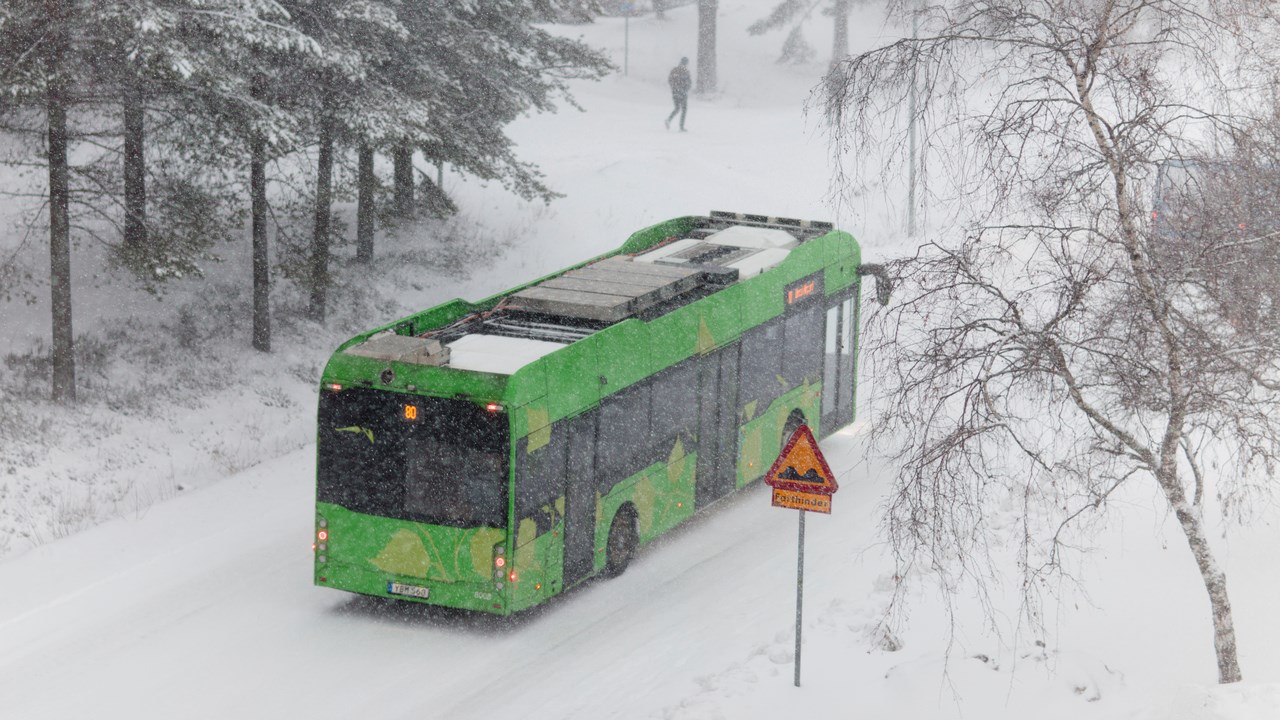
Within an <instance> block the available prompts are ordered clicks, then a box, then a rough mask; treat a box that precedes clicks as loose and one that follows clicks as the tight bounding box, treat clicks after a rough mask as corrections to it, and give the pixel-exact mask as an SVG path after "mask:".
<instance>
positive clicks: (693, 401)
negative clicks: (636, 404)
mask: <svg viewBox="0 0 1280 720" xmlns="http://www.w3.org/2000/svg"><path fill="white" fill-rule="evenodd" d="M651 417H652V423H651V426H652V427H651V430H652V434H653V443H654V445H657V446H658V448H657V449H659V450H662V451H664V452H665V451H666V450H667V449H668V448H669V447H670V445H671V443H673V442H675V439H676V436H677V435H680V436H684V437H685V438H688V437H690V436H692V434H693V425H694V422H695V421H696V420H697V418H698V367H697V365H696V364H695V363H693V362H685V363H681V364H680V365H677V366H676V367H674V368H671V369H669V370H665V371H663V372H662V373H661V374H660V375H658V376H657V377H655V378H654V381H653V412H652V416H651ZM686 449H687V448H686Z"/></svg>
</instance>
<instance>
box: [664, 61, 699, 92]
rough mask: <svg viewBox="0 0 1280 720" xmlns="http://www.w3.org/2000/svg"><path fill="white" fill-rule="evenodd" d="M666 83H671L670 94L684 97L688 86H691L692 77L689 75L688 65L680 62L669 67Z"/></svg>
mask: <svg viewBox="0 0 1280 720" xmlns="http://www.w3.org/2000/svg"><path fill="white" fill-rule="evenodd" d="M667 83H668V84H669V85H671V94H672V95H676V96H678V97H684V96H686V95H688V94H689V88H691V87H693V79H692V78H690V77H689V67H688V65H686V64H684V63H681V64H680V65H677V66H675V67H674V68H672V69H671V74H670V75H668V76H667Z"/></svg>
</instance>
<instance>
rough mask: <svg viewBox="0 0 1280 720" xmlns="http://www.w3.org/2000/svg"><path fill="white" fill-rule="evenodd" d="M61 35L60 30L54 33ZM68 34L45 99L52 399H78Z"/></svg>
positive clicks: (60, 13)
mask: <svg viewBox="0 0 1280 720" xmlns="http://www.w3.org/2000/svg"><path fill="white" fill-rule="evenodd" d="M47 7H48V10H49V17H50V18H51V25H50V27H52V28H55V29H57V30H61V29H62V28H63V27H65V24H66V19H65V17H66V13H65V8H64V6H63V3H62V2H61V1H60V0H49V2H48V5H47ZM55 31H56V30H55ZM65 43H66V36H65V35H64V34H62V33H61V32H59V33H58V35H57V36H55V38H54V39H53V41H52V45H51V48H50V58H49V66H50V67H49V69H50V72H51V78H50V80H49V86H48V91H47V94H46V96H45V103H46V105H45V109H46V112H47V113H48V120H49V139H48V142H49V288H50V295H51V300H52V309H53V325H52V334H53V355H52V357H51V358H50V359H51V361H52V365H53V368H52V374H53V399H54V400H55V401H60V402H70V401H74V400H75V399H76V357H75V336H74V335H73V333H72V328H71V220H70V211H69V207H70V202H69V195H70V192H71V190H70V182H69V170H68V167H67V92H66V91H67V80H66V74H65V73H66V68H65V67H64V64H65V51H66V46H65Z"/></svg>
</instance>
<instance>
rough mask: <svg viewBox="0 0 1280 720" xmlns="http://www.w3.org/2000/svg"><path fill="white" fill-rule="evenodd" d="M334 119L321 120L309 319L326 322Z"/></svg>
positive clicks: (326, 113) (326, 116)
mask: <svg viewBox="0 0 1280 720" xmlns="http://www.w3.org/2000/svg"><path fill="white" fill-rule="evenodd" d="M332 190H333V116H332V115H331V114H330V113H329V112H328V111H327V110H326V111H324V117H323V118H321V120H320V157H319V159H318V160H317V162H316V224H315V232H314V233H313V234H312V236H311V307H310V310H309V315H310V317H311V319H312V320H315V321H316V322H323V321H324V317H325V302H326V300H327V297H328V293H329V213H330V208H329V205H330V202H331V199H332V195H333V192H332Z"/></svg>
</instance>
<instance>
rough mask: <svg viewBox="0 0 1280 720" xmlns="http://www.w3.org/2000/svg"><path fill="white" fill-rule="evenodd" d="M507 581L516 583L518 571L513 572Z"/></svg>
mask: <svg viewBox="0 0 1280 720" xmlns="http://www.w3.org/2000/svg"><path fill="white" fill-rule="evenodd" d="M507 579H508V580H510V581H511V582H515V581H516V571H515V570H512V571H511V574H510V575H508V576H507Z"/></svg>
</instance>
